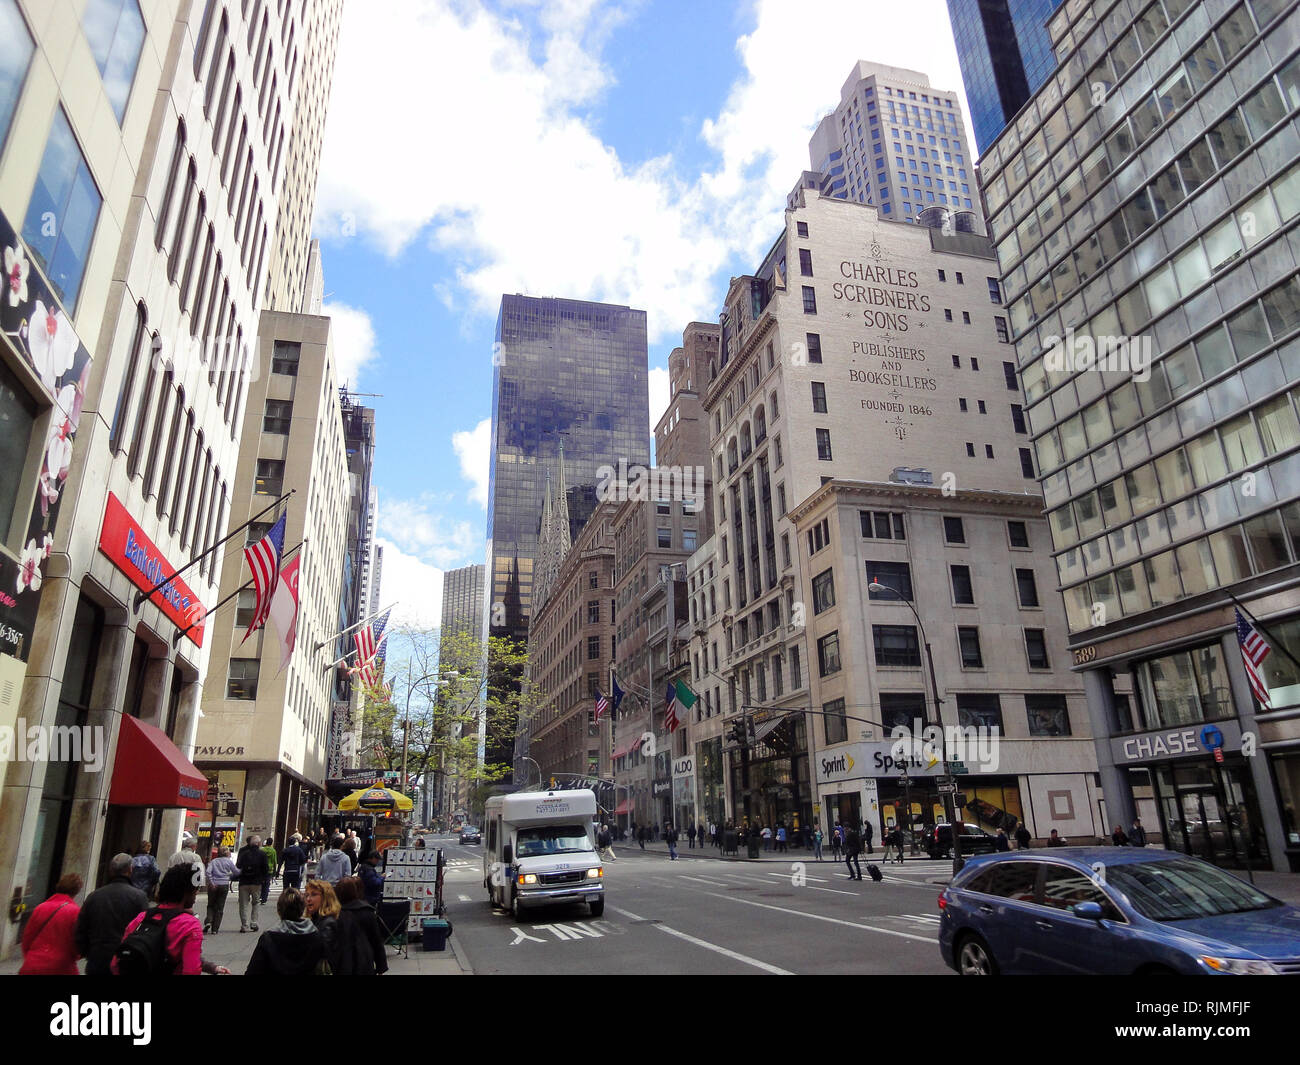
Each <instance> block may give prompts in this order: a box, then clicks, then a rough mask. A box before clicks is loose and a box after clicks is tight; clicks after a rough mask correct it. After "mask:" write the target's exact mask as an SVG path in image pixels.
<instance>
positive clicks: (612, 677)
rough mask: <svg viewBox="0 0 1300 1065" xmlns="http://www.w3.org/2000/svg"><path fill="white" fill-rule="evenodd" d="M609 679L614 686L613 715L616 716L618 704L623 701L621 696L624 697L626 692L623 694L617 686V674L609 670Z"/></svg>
mask: <svg viewBox="0 0 1300 1065" xmlns="http://www.w3.org/2000/svg"><path fill="white" fill-rule="evenodd" d="M609 679H610V681H611V682H612V683H613V685H614V713H616V714H617V713H618V704H619V703H621V702H622V701H623V696H624V695H626V694H627V692H625V691H624V690H623V689H622V688H620V687H619V686H618V674H616V673H615V672H614V671H613V670H610V673H609Z"/></svg>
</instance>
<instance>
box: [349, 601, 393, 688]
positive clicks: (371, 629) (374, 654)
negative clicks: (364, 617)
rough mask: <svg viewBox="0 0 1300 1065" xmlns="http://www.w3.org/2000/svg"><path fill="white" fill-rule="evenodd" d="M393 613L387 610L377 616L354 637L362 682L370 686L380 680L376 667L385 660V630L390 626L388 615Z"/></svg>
mask: <svg viewBox="0 0 1300 1065" xmlns="http://www.w3.org/2000/svg"><path fill="white" fill-rule="evenodd" d="M391 613H392V611H391V610H387V611H385V612H384V615H383V617H380V618H376V619H375V620H374V621H372V622H370V624H368V625H366V626H364V627H363V628H362V629H361V631H360V632H358V633H356V634H355V635H354V637H353V638H354V639H355V640H356V641H357V669H358V670H359V671H360V673H361V682H362V683H363V684H364V685H365V686H366V687H368V688H373V687H374V686H375V685H376V684H377V683H378V682H379V671H378V669H377V668H376V667H377V666H379V664H380V663H382V662H383V654H384V652H383V648H382V646H381V645H382V644H383V642H384V636H385V633H384V630H385V628H387V626H388V615H389V614H391Z"/></svg>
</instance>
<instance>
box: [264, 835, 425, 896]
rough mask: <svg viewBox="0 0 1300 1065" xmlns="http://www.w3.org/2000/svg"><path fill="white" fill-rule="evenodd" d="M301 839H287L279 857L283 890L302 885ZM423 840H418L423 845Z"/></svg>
mask: <svg viewBox="0 0 1300 1065" xmlns="http://www.w3.org/2000/svg"><path fill="white" fill-rule="evenodd" d="M301 840H302V837H301V836H299V835H298V834H297V833H295V834H294V835H292V836H290V837H289V846H287V847H285V848H284V852H283V853H282V854H281V855H280V872H282V873H283V874H284V886H285V888H286V889H287V888H293V889H294V890H295V891H296V890H297V889H298V888H299V887H301V885H302V874H303V870H305V869H306V868H307V852H306V851H304V850H303V849H302V842H301ZM423 843H424V840H423V839H421V840H420V844H423Z"/></svg>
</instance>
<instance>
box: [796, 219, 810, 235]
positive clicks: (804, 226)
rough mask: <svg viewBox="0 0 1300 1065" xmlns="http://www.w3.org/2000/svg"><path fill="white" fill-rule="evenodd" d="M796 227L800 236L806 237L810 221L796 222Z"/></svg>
mask: <svg viewBox="0 0 1300 1065" xmlns="http://www.w3.org/2000/svg"><path fill="white" fill-rule="evenodd" d="M794 228H795V232H796V233H798V234H799V236H801V237H806V236H807V235H808V223H807V222H796V223H795V224H794Z"/></svg>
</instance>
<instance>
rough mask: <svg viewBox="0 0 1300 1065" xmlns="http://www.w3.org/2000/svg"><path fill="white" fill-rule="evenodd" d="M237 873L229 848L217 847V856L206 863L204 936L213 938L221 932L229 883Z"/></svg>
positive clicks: (237, 868) (237, 869)
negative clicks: (206, 897)
mask: <svg viewBox="0 0 1300 1065" xmlns="http://www.w3.org/2000/svg"><path fill="white" fill-rule="evenodd" d="M238 872H239V867H238V866H237V865H235V863H234V862H233V861H232V860H231V858H230V848H229V847H218V848H217V856H216V857H215V858H213V859H212V861H210V862H208V870H207V879H208V913H207V917H206V918H204V923H203V931H204V933H205V934H208V933H210V934H212V935H214V936H215V935H216V934H217V933H218V932H220V931H221V918H222V917H223V916H224V915H225V912H226V896H228V895H229V894H230V882H231V880H232V879H234V878H235V876H236V875H237V874H238Z"/></svg>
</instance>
